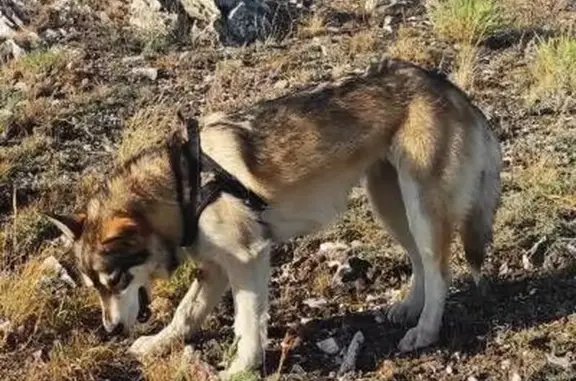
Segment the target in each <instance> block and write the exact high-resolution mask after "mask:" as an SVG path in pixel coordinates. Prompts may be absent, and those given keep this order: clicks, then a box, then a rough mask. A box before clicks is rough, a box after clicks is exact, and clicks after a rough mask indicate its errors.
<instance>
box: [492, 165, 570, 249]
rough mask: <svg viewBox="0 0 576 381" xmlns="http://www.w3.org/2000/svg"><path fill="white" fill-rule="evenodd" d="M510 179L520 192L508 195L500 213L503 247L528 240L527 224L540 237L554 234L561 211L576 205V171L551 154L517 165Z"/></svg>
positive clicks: (498, 227) (499, 220)
mask: <svg viewBox="0 0 576 381" xmlns="http://www.w3.org/2000/svg"><path fill="white" fill-rule="evenodd" d="M506 182H507V183H508V184H507V186H514V187H517V188H518V191H516V192H509V193H506V194H505V195H504V197H503V201H502V206H501V208H500V210H499V211H498V214H497V221H496V228H495V231H497V232H499V233H498V234H497V236H496V241H497V245H498V246H500V247H513V246H514V245H515V244H516V243H517V242H518V241H519V240H522V239H524V238H525V229H526V228H527V227H529V228H530V230H531V231H534V232H538V235H539V236H545V235H551V234H553V233H554V232H555V231H556V229H557V227H558V219H559V214H560V212H561V211H562V210H569V209H574V208H575V207H576V202H575V201H576V174H575V173H574V171H571V170H570V168H565V167H563V166H561V165H559V164H558V163H557V162H555V161H554V160H553V159H552V158H551V157H547V156H538V157H536V158H534V159H533V160H532V161H531V162H530V163H529V164H528V165H526V166H524V167H523V168H520V167H517V168H515V169H514V171H513V172H512V174H511V176H510V178H509V179H508V180H507V181H506Z"/></svg>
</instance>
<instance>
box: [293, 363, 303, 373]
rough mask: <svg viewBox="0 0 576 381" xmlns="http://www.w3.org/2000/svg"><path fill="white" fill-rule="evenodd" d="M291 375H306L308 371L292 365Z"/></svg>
mask: <svg viewBox="0 0 576 381" xmlns="http://www.w3.org/2000/svg"><path fill="white" fill-rule="evenodd" d="M290 373H291V374H305V373H306V371H305V370H304V368H302V367H301V366H300V365H298V364H294V365H292V369H291V370H290Z"/></svg>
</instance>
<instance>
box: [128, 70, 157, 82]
mask: <svg viewBox="0 0 576 381" xmlns="http://www.w3.org/2000/svg"><path fill="white" fill-rule="evenodd" d="M132 74H135V75H138V76H140V77H144V78H148V79H150V80H151V81H155V80H156V79H157V78H158V69H156V68H153V67H136V68H134V69H132Z"/></svg>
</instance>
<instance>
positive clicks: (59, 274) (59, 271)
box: [42, 256, 76, 288]
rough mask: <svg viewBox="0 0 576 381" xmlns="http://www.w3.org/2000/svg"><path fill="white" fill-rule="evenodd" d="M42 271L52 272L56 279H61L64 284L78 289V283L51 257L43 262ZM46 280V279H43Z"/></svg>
mask: <svg viewBox="0 0 576 381" xmlns="http://www.w3.org/2000/svg"><path fill="white" fill-rule="evenodd" d="M42 269H43V270H44V271H47V272H51V273H52V274H53V275H54V276H55V277H56V278H58V279H60V280H61V281H62V282H64V283H66V284H67V285H69V286H70V287H72V288H75V287H76V282H74V279H72V277H71V276H70V274H68V271H66V269H65V268H64V267H63V266H62V265H61V264H60V262H58V260H57V259H56V258H55V257H53V256H50V257H48V258H46V259H45V260H44V262H42ZM42 278H44V277H42Z"/></svg>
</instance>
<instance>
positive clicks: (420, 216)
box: [399, 172, 453, 351]
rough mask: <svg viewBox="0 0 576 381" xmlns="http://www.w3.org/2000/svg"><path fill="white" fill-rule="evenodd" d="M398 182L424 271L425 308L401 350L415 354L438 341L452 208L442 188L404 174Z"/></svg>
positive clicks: (444, 297)
mask: <svg viewBox="0 0 576 381" xmlns="http://www.w3.org/2000/svg"><path fill="white" fill-rule="evenodd" d="M399 179H400V188H401V190H402V197H403V199H404V205H405V206H406V210H407V215H408V223H409V226H410V231H411V232H412V236H413V237H414V240H415V241H416V245H417V247H418V251H419V252H420V255H421V258H422V266H423V269H424V291H425V298H424V308H423V310H422V313H421V314H420V318H419V320H418V324H417V325H416V327H414V328H412V329H410V330H409V331H408V332H407V333H406V335H405V336H404V338H403V339H402V340H401V341H400V344H399V348H400V350H402V351H412V350H415V349H418V348H423V347H427V346H429V345H431V344H433V343H434V342H436V341H437V340H438V335H439V332H440V328H441V325H442V316H443V313H444V306H445V301H446V296H447V293H448V284H449V280H450V271H449V255H450V242H451V238H452V232H453V226H452V224H453V221H451V219H450V217H449V216H448V215H446V214H445V213H446V210H448V209H447V207H449V206H448V205H444V203H443V201H444V200H443V199H442V194H440V192H442V189H441V187H440V186H438V185H437V184H428V185H427V186H426V188H424V186H423V185H422V184H421V182H419V181H416V180H415V179H414V178H413V177H412V176H411V175H410V174H408V173H403V172H400V176H399ZM432 181H433V180H432Z"/></svg>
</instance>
